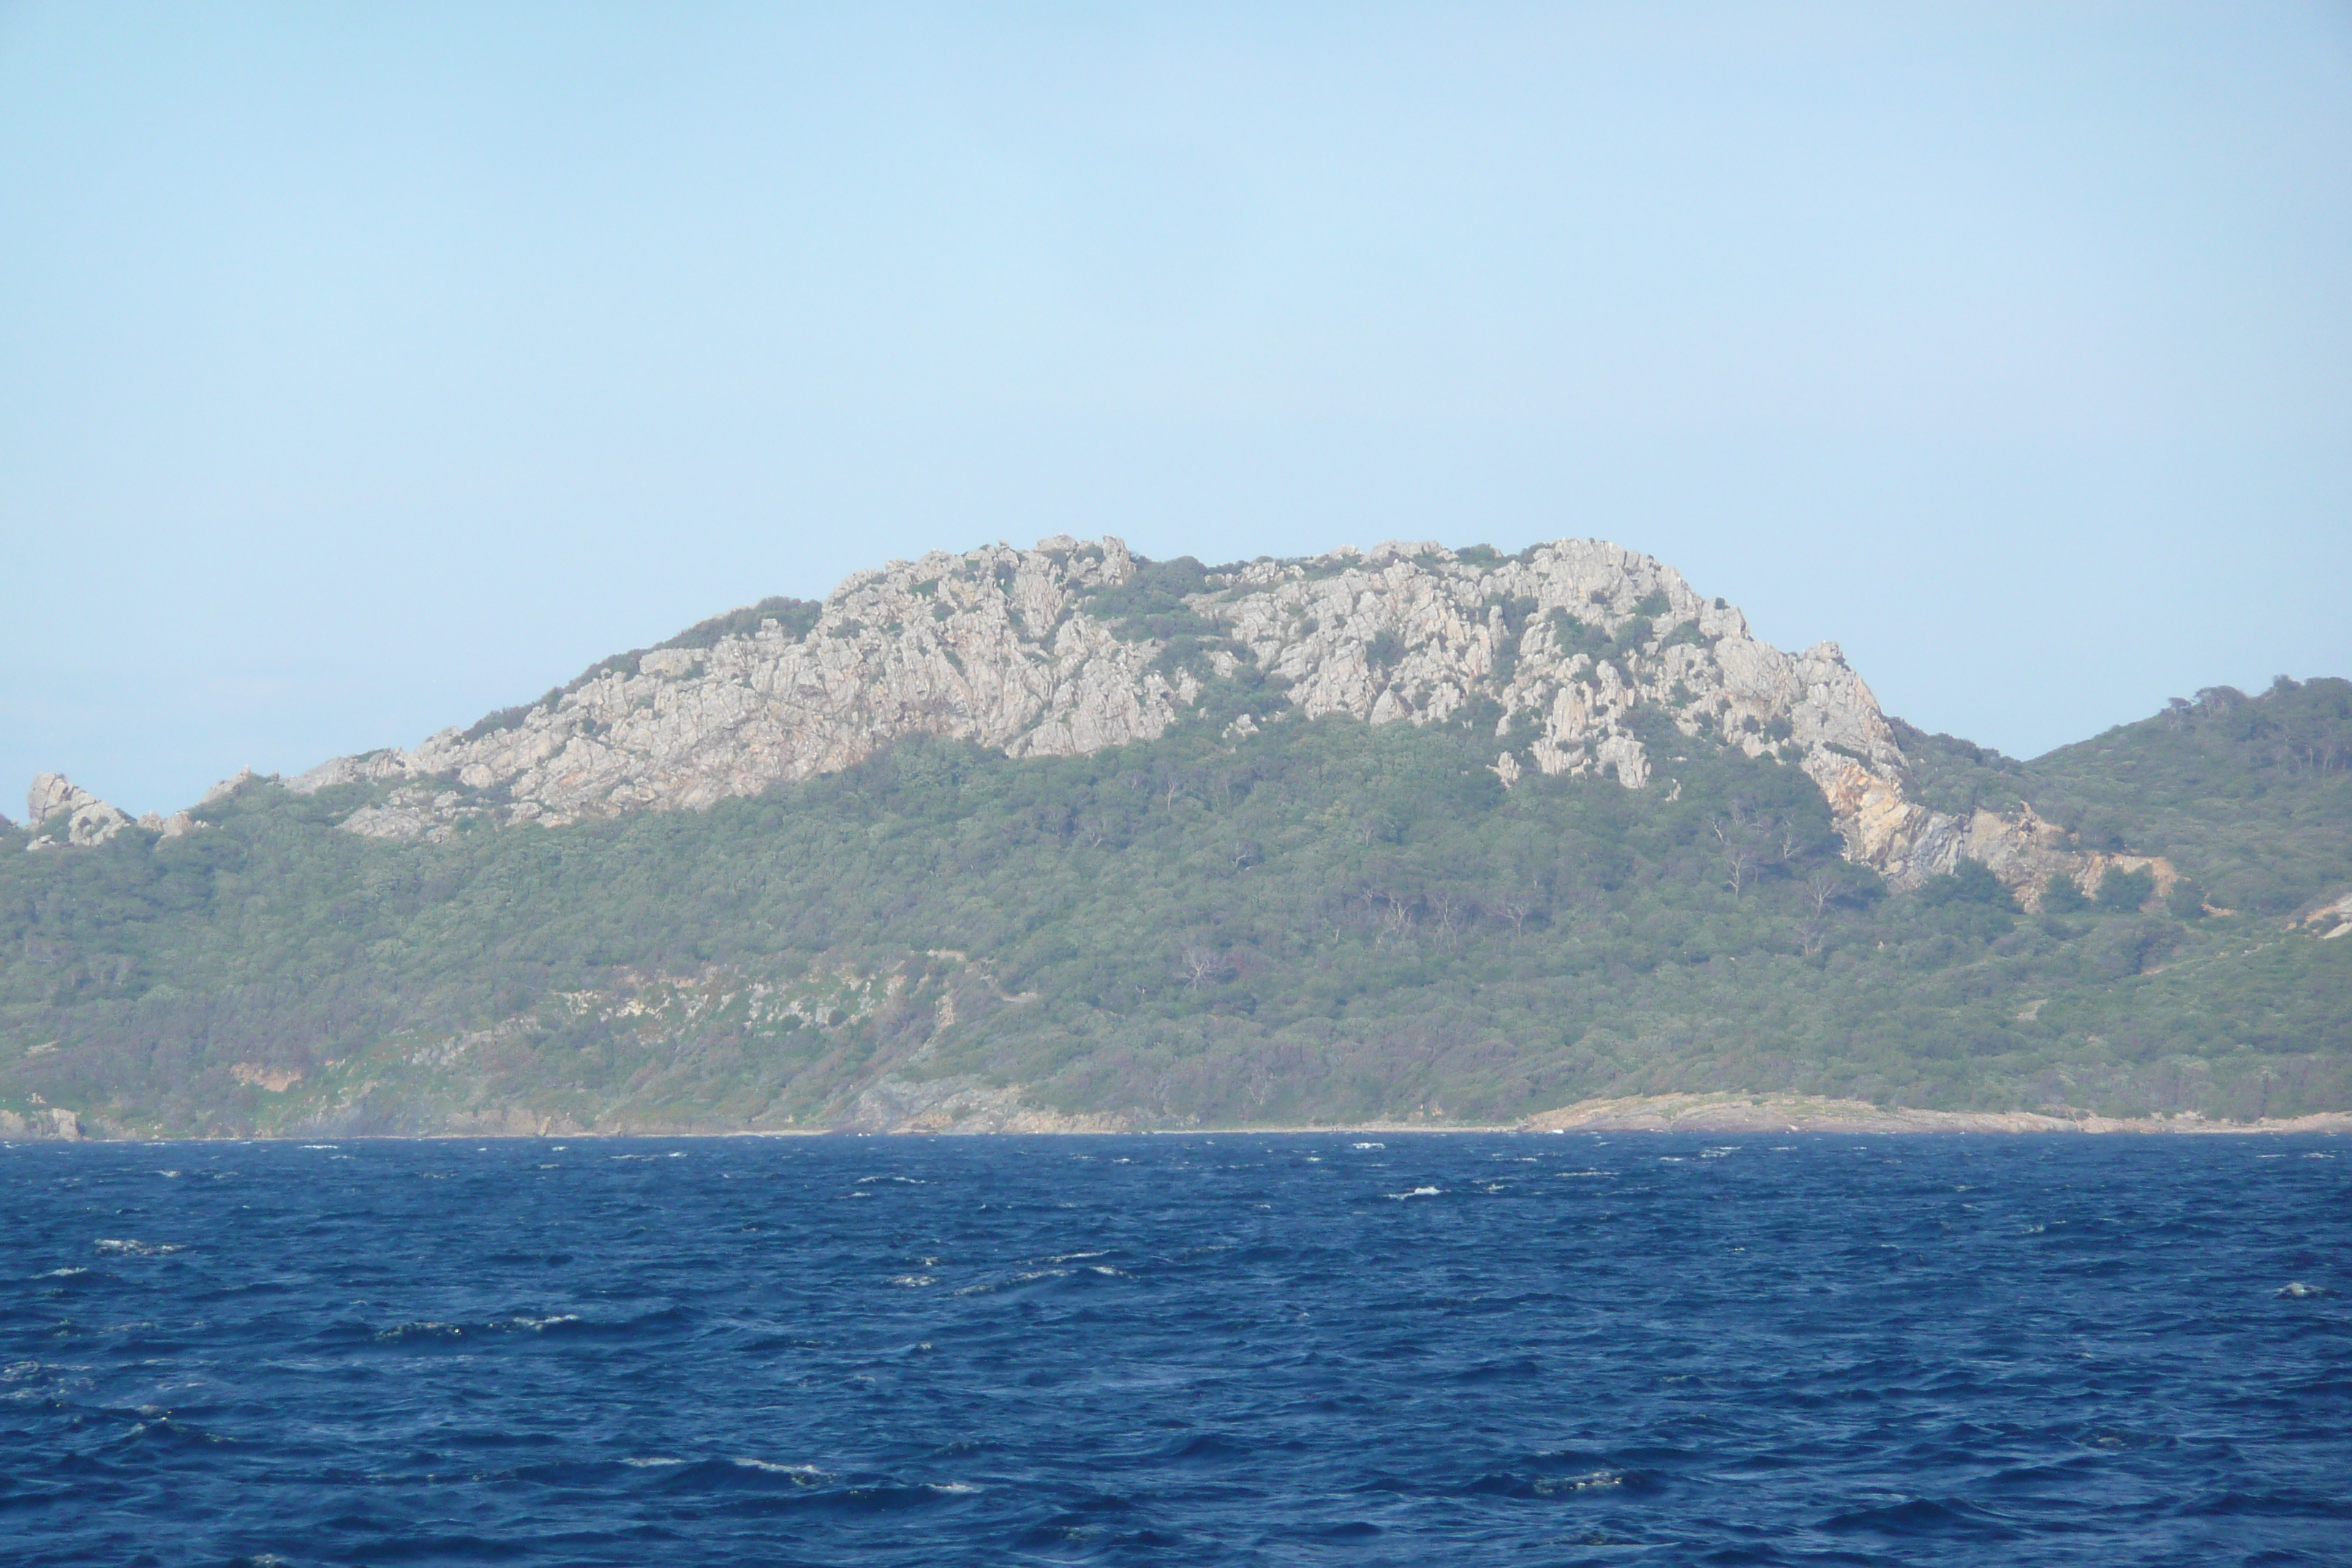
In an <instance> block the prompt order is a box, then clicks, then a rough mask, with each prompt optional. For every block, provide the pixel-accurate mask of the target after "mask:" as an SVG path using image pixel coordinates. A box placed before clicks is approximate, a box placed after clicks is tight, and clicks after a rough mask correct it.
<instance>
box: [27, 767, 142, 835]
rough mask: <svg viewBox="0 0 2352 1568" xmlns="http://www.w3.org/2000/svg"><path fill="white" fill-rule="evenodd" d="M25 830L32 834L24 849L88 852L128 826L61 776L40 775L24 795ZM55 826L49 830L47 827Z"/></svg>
mask: <svg viewBox="0 0 2352 1568" xmlns="http://www.w3.org/2000/svg"><path fill="white" fill-rule="evenodd" d="M25 815H26V826H28V827H30V828H31V829H32V830H33V839H32V842H31V843H29V844H27V845H26V848H27V849H46V848H47V847H50V846H52V845H55V844H59V843H63V844H67V845H69V846H72V847H76V848H89V847H91V846H93V845H98V844H103V843H105V842H106V841H107V840H108V839H110V838H111V837H114V836H115V835H116V834H118V833H120V832H121V831H122V830H123V829H124V828H126V827H128V826H131V818H130V816H128V815H127V814H125V813H123V812H121V811H119V810H117V809H116V808H115V807H113V806H111V805H108V804H107V803H106V802H104V801H102V800H100V799H99V798H98V796H96V795H92V794H90V793H89V791H88V790H86V789H84V788H82V787H81V786H80V785H79V784H76V783H74V782H73V781H72V780H71V779H69V778H68V777H66V776H65V774H63V773H42V774H40V775H39V776H38V777H37V778H35V779H34V780H33V787H32V788H31V789H28V790H26V792H25ZM53 823H54V824H57V825H58V826H54V827H53V826H51V824H53Z"/></svg>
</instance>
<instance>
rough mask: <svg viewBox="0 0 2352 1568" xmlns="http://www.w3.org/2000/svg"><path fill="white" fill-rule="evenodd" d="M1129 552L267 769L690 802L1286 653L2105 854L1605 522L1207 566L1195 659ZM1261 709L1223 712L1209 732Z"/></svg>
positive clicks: (1183, 682) (1367, 717)
mask: <svg viewBox="0 0 2352 1568" xmlns="http://www.w3.org/2000/svg"><path fill="white" fill-rule="evenodd" d="M1138 570H1139V563H1137V561H1136V559H1135V558H1134V556H1133V555H1132V554H1131V553H1130V552H1129V550H1128V549H1127V547H1126V545H1125V544H1124V543H1122V542H1120V541H1118V539H1115V538H1108V537H1106V538H1104V539H1102V540H1100V541H1097V542H1086V541H1080V540H1076V539H1073V538H1071V537H1069V536H1068V535H1066V534H1060V535H1055V536H1054V537H1052V538H1049V539H1045V540H1041V541H1039V542H1038V544H1037V547H1036V548H1035V549H1034V550H1016V549H1013V548H1012V547H1010V546H1008V545H1003V544H998V545H991V546H987V547H984V548H982V549H979V550H973V551H968V552H964V553H962V554H948V553H945V552H932V553H930V554H928V555H925V556H924V557H923V558H922V559H920V560H919V561H914V562H905V561H898V562H892V563H889V564H887V565H886V566H883V567H881V568H880V569H878V570H875V571H867V572H860V573H857V574H854V575H853V576H851V577H850V578H848V579H847V580H846V581H845V582H844V583H843V584H841V586H840V587H838V588H837V589H835V591H834V593H833V594H832V595H830V596H829V597H828V598H827V599H826V600H825V602H824V606H823V609H822V612H821V614H820V615H819V616H818V617H817V619H816V623H815V625H814V626H812V627H811V628H810V629H809V630H808V631H807V632H806V633H805V635H802V636H797V637H795V636H793V635H792V634H790V633H789V632H787V631H786V630H785V628H784V627H783V626H782V625H780V624H779V623H778V622H777V621H775V620H772V619H771V620H768V621H765V622H764V623H762V624H761V626H759V628H758V629H757V630H755V631H752V632H750V633H743V634H735V635H729V636H724V637H719V638H717V639H716V640H715V641H714V642H713V643H712V645H711V646H709V647H666V648H659V649H655V650H652V651H650V652H646V653H642V654H639V655H637V656H635V658H634V659H622V660H618V661H608V664H607V666H606V667H604V668H601V669H600V670H599V671H598V672H597V673H595V674H593V676H592V677H590V678H588V679H584V680H583V681H581V682H578V683H576V684H575V685H574V687H572V689H567V690H565V691H563V692H562V693H560V694H557V695H554V696H553V697H551V699H548V700H542V701H541V702H540V703H539V704H537V705H535V706H533V707H530V708H529V709H527V710H522V711H521V712H520V714H519V715H514V714H509V715H506V716H501V718H500V719H499V721H497V722H495V723H493V722H490V721H486V722H485V724H483V725H477V726H476V727H475V728H474V729H473V730H472V731H458V730H455V729H451V730H445V731H441V732H440V733H439V734H436V735H434V736H431V737H429V738H428V739H426V740H425V742H422V743H421V744H419V745H418V746H416V747H415V749H414V750H411V751H387V752H369V753H365V754H362V755H360V756H354V757H341V758H336V759H334V760H332V761H331V762H328V763H322V764H320V766H319V767H316V768H313V769H312V770H310V772H309V773H304V774H302V775H301V776H300V777H299V778H296V779H294V780H292V781H290V782H289V784H288V787H289V788H290V789H293V790H296V791H314V790H318V789H321V788H325V787H327V786H329V785H331V784H352V783H391V784H395V785H396V786H397V787H395V788H394V789H393V790H392V791H390V792H389V793H388V794H387V795H384V796H383V798H381V799H380V800H378V801H377V802H376V803H375V804H373V805H368V806H366V807H363V808H362V809H361V810H359V811H358V812H356V813H355V814H353V815H352V816H351V817H350V818H349V819H347V820H346V821H345V823H344V824H343V826H345V827H347V828H349V829H350V830H351V831H352V832H354V833H359V834H364V835H368V836H372V837H384V838H395V839H439V838H442V837H447V836H448V835H450V834H451V833H453V832H455V831H456V829H457V824H458V823H459V822H461V821H462V820H464V819H465V818H467V817H468V816H474V817H478V818H483V819H486V820H487V821H488V822H489V823H492V824H498V825H507V824H519V823H526V822H536V823H540V824H542V825H545V826H562V825H563V824H567V823H572V822H577V821H581V820H583V819H586V818H591V817H599V816H614V815H616V814H619V813H622V812H627V811H634V810H640V809H664V810H676V809H690V808H694V807H699V806H707V805H711V804H713V803H714V802H717V801H719V800H722V799H725V798H728V797H730V796H733V795H750V794H754V793H756V792H758V791H760V790H761V789H764V788H766V787H768V786H769V785H771V784H776V783H779V782H782V781H789V780H796V779H803V778H808V777H810V776H812V775H814V774H818V773H830V772H834V771H835V770H838V769H841V768H844V767H847V766H849V765H851V764H853V763H856V762H858V761H859V760H860V759H862V758H864V757H866V756H867V755H869V754H871V753H872V752H875V751H876V750H877V749H879V748H881V747H883V746H886V745H887V744H889V743H890V742H893V741H896V740H898V739H900V738H902V737H906V736H910V735H917V734H929V735H939V736H946V737H951V738H955V739H959V740H964V741H969V742H974V743H976V744H979V745H983V746H988V747H992V748H994V749H996V750H999V751H1002V752H1005V753H1006V754H1008V755H1011V756H1039V755H1071V754H1076V753H1081V752H1093V751H1097V750H1100V749H1102V748H1104V747H1107V746H1115V745H1119V744H1122V743H1124V742H1130V741H1138V740H1148V739H1151V738H1154V737H1156V736H1158V735H1160V734H1161V733H1163V732H1165V731H1166V730H1167V729H1168V728H1169V726H1170V725H1171V724H1173V723H1174V722H1176V721H1177V720H1178V718H1179V717H1180V716H1181V715H1182V714H1183V713H1184V712H1186V711H1187V710H1190V709H1192V707H1193V705H1194V704H1195V702H1196V700H1198V698H1199V695H1200V693H1201V691H1202V677H1203V675H1205V676H1207V677H1208V678H1211V679H1213V678H1214V677H1215V676H1216V675H1220V674H1230V673H1232V672H1233V671H1234V669H1236V668H1239V665H1240V664H1241V663H1242V662H1243V661H1244V660H1246V661H1249V662H1252V663H1254V664H1255V666H1256V668H1259V669H1261V670H1264V671H1265V672H1267V673H1268V674H1270V675H1276V676H1280V677H1282V678H1283V679H1284V680H1285V681H1286V682H1287V687H1286V700H1287V702H1288V703H1289V705H1290V707H1291V709H1292V710H1294V711H1296V712H1297V714H1298V715H1299V716H1301V717H1303V718H1306V719H1309V720H1311V719H1316V718H1319V717H1322V716H1324V715H1326V714H1332V713H1345V714H1349V715H1351V716H1353V717H1355V718H1358V719H1360V720H1364V721H1368V722H1370V723H1374V724H1383V723H1392V722H1398V721H1403V722H1410V723H1416V724H1420V723H1429V722H1433V721H1443V720H1445V719H1447V718H1449V717H1451V716H1453V715H1455V714H1457V713H1485V714H1489V715H1492V714H1496V713H1499V717H1498V718H1494V719H1493V720H1492V722H1493V725H1494V735H1495V740H1496V762H1495V763H1494V768H1495V771H1496V773H1497V775H1498V776H1499V777H1500V778H1501V779H1502V780H1503V782H1504V783H1505V784H1507V785H1508V784H1516V783H1517V781H1519V780H1520V779H1522V778H1524V777H1526V776H1527V775H1528V774H1529V773H1547V774H1566V775H1571V776H1574V775H1590V776H1594V777H1602V778H1612V779H1614V780H1615V781H1616V783H1618V784H1621V785H1622V786H1623V787H1625V788H1627V789H1643V788H1647V787H1649V786H1650V785H1651V784H1654V783H1656V782H1658V781H1659V779H1660V777H1661V775H1662V768H1664V769H1670V767H1671V764H1670V763H1667V764H1662V763H1661V761H1660V759H1658V758H1655V757H1653V756H1651V755H1650V754H1649V750H1648V747H1647V746H1646V745H1645V744H1644V743H1643V741H1642V740H1641V739H1640V738H1639V736H1638V735H1637V734H1636V733H1635V732H1634V730H1635V727H1634V726H1633V724H1632V723H1630V722H1629V720H1630V718H1631V716H1632V715H1633V713H1634V711H1635V710H1637V709H1644V708H1646V709H1651V710H1657V711H1659V712H1662V713H1663V714H1664V715H1665V716H1666V717H1667V718H1668V719H1670V720H1671V721H1672V723H1673V724H1674V726H1675V728H1676V729H1677V730H1679V731H1681V732H1682V733H1683V734H1685V735H1686V736H1689V737H1691V738H1693V739H1694V740H1697V739H1701V738H1706V739H1711V740H1714V741H1717V742H1721V743H1723V744H1726V745H1729V746H1734V747H1737V748H1738V749H1739V750H1741V751H1743V752H1746V753H1748V755H1750V756H1761V755H1763V754H1765V753H1766V752H1771V753H1773V754H1775V755H1777V756H1779V757H1780V759H1781V760H1783V761H1785V762H1788V763H1793V764H1794V765H1796V766H1799V767H1801V768H1802V769H1803V770H1804V771H1805V773H1807V775H1808V776H1809V777H1811V779H1812V780H1813V781H1814V783H1815V784H1818V785H1819V786H1820V788H1821V790H1822V794H1823V795H1824V796H1825V797H1826V798H1827V800H1828V801H1829V804H1830V805H1831V808H1832V815H1833V816H1834V818H1835V820H1836V823H1837V826H1838V830H1839V832H1840V834H1841V835H1842V836H1843V840H1844V843H1845V847H1846V853H1847V855H1848V856H1849V858H1853V859H1854V860H1857V861H1860V862H1863V863H1864V864H1867V865H1870V866H1873V867H1874V868H1877V869H1879V870H1880V871H1882V872H1884V873H1885V875H1887V876H1888V877H1889V878H1890V879H1892V880H1893V881H1895V883H1896V884H1897V885H1898V886H1903V885H1908V884H1911V883H1915V882H1916V881H1918V880H1920V879H1923V878H1925V877H1927V876H1929V875H1932V874H1933V873H1935V872H1937V871H1943V870H1948V869H1949V868H1951V866H1952V865H1953V864H1955V863H1956V861H1957V860H1958V858H1961V857H1963V856H1966V857H1969V858H1976V859H1979V860H1982V861H1983V862H1985V863H1986V864H1987V865H1990V866H1991V867H1992V868H1994V869H1995V871H1996V872H1998V873H2000V875H2002V877H2003V879H2004V880H2009V881H2011V883H2012V885H2014V886H2018V887H2020V888H2023V889H2032V888H2036V887H2038V886H2040V884H2041V881H2042V880H2046V879H2047V878H2048V876H2049V875H2051V874H2052V872H2053V870H2063V871H2066V872H2068V873H2069V874H2074V875H2079V876H2082V877H2084V878H2089V877H2092V876H2095V874H2096V871H2097V869H2098V868H2090V867H2088V866H2087V865H2086V864H2085V858H2084V857H2082V856H2080V855H2079V854H2077V853H2076V852H2074V851H2072V850H2070V849H2068V848H2067V847H2065V846H2064V845H2063V842H2061V841H2059V840H2057V839H2053V838H2052V837H2051V834H2052V833H2053V832H2054V830H2052V829H2050V828H2049V827H2048V826H2047V825H2046V824H2042V823H2039V822H2038V821H2034V820H2032V819H2031V814H2030V813H2028V814H2025V816H2022V817H2000V816H1993V815H1992V814H1990V813H1979V814H1978V817H1977V819H1976V820H1974V821H1970V822H1963V821H1960V820H1958V819H1957V818H1953V817H1949V816H1943V815H1940V814H1937V813H1935V812H1931V811H1928V810H1927V809H1926V808H1925V807H1923V806H1921V805H1918V804H1917V803H1916V802H1915V801H1913V800H1911V799H1910V798H1909V796H1908V795H1907V793H1906V763H1905V760H1904V756H1903V753H1902V751H1901V749H1900V748H1899V747H1898V746H1897V744H1896V742H1895V735H1894V732H1893V731H1892V729H1891V728H1890V726H1889V725H1888V723H1887V721H1886V719H1885V714H1884V713H1882V712H1881V711H1880V709H1879V706H1878V702H1877V700H1876V699H1875V698H1874V696H1873V695H1872V694H1871V691H1870V689H1869V687H1868V686H1867V685H1865V684H1864V681H1863V679H1862V678H1861V677H1860V676H1859V675H1857V674H1856V673H1855V672H1854V671H1853V668H1851V667H1849V666H1848V665H1847V663H1846V662H1845V657H1844V654H1843V652H1842V651H1841V650H1840V649H1839V647H1837V645H1836V644H1834V643H1821V644H1818V645H1816V646H1814V647H1810V648H1807V649H1805V650H1803V651H1802V652H1800V653H1793V654H1791V653H1784V652H1782V651H1781V650H1780V649H1778V648H1775V647H1771V646H1770V645H1769V644H1767V643H1764V642H1761V641H1759V640H1758V639H1757V638H1756V637H1753V636H1752V635H1751V634H1750V633H1749V631H1748V621H1747V617H1746V616H1743V615H1741V614H1740V612H1739V611H1738V609H1736V608H1734V607H1732V606H1731V605H1728V604H1727V603H1726V602H1725V601H1723V600H1721V599H1709V598H1707V597H1706V596H1704V595H1700V594H1698V593H1696V592H1695V591H1694V590H1693V589H1692V588H1691V587H1690V585H1689V584H1686V583H1685V582H1684V580H1683V578H1682V576H1681V574H1679V573H1677V572H1675V570H1674V569H1673V568H1671V567H1669V566H1666V565H1664V563H1661V562H1658V561H1656V560H1654V558H1652V557H1650V556H1647V555H1643V554H1640V553H1638V552H1633V551H1631V550H1627V549H1624V548H1622V546H1619V545H1614V544H1610V543H1606V542H1601V541H1598V540H1588V539H1567V540H1559V541H1557V542H1551V543H1548V544H1541V545H1537V546H1535V547H1533V548H1532V549H1529V550H1528V551H1525V552H1521V553H1520V554H1518V555H1517V556H1514V557H1502V556H1498V555H1496V554H1495V553H1494V552H1491V551H1477V552H1468V553H1457V552H1454V551H1451V550H1448V549H1446V548H1444V546H1442V545H1438V544H1433V543H1417V544H1416V543H1400V542H1390V543H1386V544H1382V545H1381V546H1379V547H1378V548H1376V549H1373V550H1370V551H1357V550H1352V549H1350V550H1342V551H1339V552H1334V553H1332V554H1328V555H1322V556H1317V557H1312V558H1308V559H1303V560H1294V561H1275V560H1270V559H1262V560H1259V561H1255V562H1251V563H1243V564H1240V565H1236V566H1233V567H1229V568H1224V569H1222V570H1220V571H1218V572H1214V573H1212V574H1209V576H1208V578H1207V580H1206V582H1205V584H1203V585H1202V591H1200V592H1197V593H1192V594H1190V595H1186V598H1185V603H1186V605H1187V607H1188V608H1190V610H1191V611H1192V614H1193V615H1195V616H1198V617H1200V618H1201V619H1202V620H1203V621H1205V622H1208V623H1210V624H1211V625H1212V626H1213V627H1214V628H1215V630H1216V632H1217V633H1218V634H1220V637H1221V639H1222V642H1223V646H1222V647H1213V650H1212V651H1211V652H1210V654H1209V655H1208V665H1207V666H1206V668H1204V669H1202V670H1201V671H1200V672H1199V673H1194V672H1188V671H1186V670H1184V669H1182V668H1178V669H1176V670H1174V671H1173V672H1172V673H1171V672H1170V671H1168V670H1166V669H1164V668H1162V666H1161V663H1160V658H1159V655H1160V652H1161V645H1160V643H1159V642H1156V641H1154V640H1151V639H1150V638H1138V639H1136V640H1129V638H1128V637H1124V636H1122V635H1121V631H1122V628H1121V627H1120V626H1118V624H1117V617H1116V616H1106V615H1098V614H1097V613H1096V608H1095V601H1096V599H1097V595H1101V594H1103V593H1105V592H1106V591H1108V590H1112V589H1116V588H1118V587H1119V586H1120V585H1122V584H1127V583H1129V582H1130V581H1131V580H1132V579H1133V578H1134V576H1135V574H1136V573H1137V572H1138ZM1486 702H1492V703H1493V704H1494V707H1493V708H1486V707H1484V706H1482V704H1484V703H1486ZM1256 728H1257V721H1256V720H1251V721H1248V722H1247V723H1241V722H1236V724H1235V725H1234V726H1233V727H1232V728H1231V729H1229V730H1228V731H1227V733H1228V737H1229V738H1232V739H1239V738H1240V737H1241V736H1244V735H1247V734H1249V733H1252V732H1254V731H1255V729H1256ZM1677 787H1678V786H1677ZM2061 838H2063V836H2061ZM2167 869H2168V868H2167Z"/></svg>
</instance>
